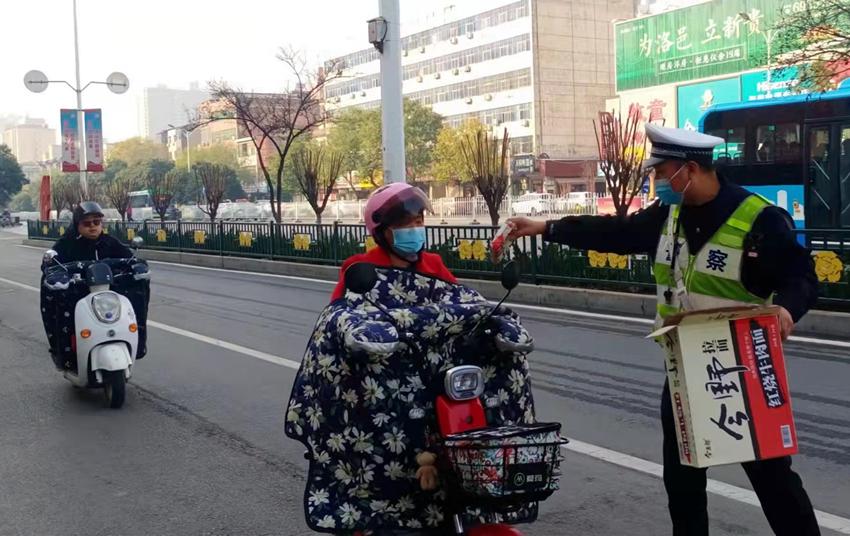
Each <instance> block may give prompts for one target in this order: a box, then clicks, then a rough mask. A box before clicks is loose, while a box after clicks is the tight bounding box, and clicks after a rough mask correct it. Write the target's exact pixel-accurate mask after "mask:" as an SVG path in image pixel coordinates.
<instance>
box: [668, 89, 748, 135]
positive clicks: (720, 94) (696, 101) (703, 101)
mask: <svg viewBox="0 0 850 536" xmlns="http://www.w3.org/2000/svg"><path fill="white" fill-rule="evenodd" d="M677 100H678V102H679V128H686V129H688V130H698V127H699V119H700V117H702V114H704V113H705V111H706V110H707V109H708V107H709V106H713V105H715V104H724V103H727V102H740V100H741V81H740V79H739V78H738V77H737V76H736V77H735V78H725V79H723V80H712V81H710V82H703V83H701V84H691V85H689V86H679V87H678V96H677Z"/></svg>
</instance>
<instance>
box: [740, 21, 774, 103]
mask: <svg viewBox="0 0 850 536" xmlns="http://www.w3.org/2000/svg"><path fill="white" fill-rule="evenodd" d="M738 15H739V16H740V17H741V19H743V20H744V21H746V22H749V23H750V24H752V25H753V26H755V23H754V21H753V19H752V18H751V17H750V15H749V14H748V13H743V12H742V13H738ZM753 33H757V34H759V35H761V36H762V37H763V38H764V43H765V45H767V98H770V97H771V96H772V95H771V90H772V87H771V73H770V60H771V50H770V49H771V46H772V45H773V39H774V38H775V37H776V30H774V29H772V28H771V29H769V30H767V31H766V32H764V31H762V30H761V28H759V27H757V26H756V27H755V29H754V30H753Z"/></svg>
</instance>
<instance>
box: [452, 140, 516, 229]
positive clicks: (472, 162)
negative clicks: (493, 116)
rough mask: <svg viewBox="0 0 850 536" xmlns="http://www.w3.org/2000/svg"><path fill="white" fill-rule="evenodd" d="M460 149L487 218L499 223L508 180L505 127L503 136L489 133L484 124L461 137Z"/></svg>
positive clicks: (508, 142) (507, 150)
mask: <svg viewBox="0 0 850 536" xmlns="http://www.w3.org/2000/svg"><path fill="white" fill-rule="evenodd" d="M460 150H461V154H462V155H463V163H464V165H465V166H466V168H467V173H468V175H469V176H470V177H472V182H474V183H475V186H476V187H477V188H478V192H479V193H480V194H481V196H482V197H483V198H484V202H485V203H487V210H488V211H489V212H490V222H491V223H492V224H493V225H494V226H496V225H499V205H501V204H502V199H504V198H505V194H506V193H507V191H508V185H509V181H510V166H509V165H508V159H509V156H510V139H509V136H508V129H505V130H504V132H503V133H502V139H501V140H500V139H497V138H496V137H495V136H490V135H489V134H488V133H487V132H486V131H485V130H484V129H483V128H477V129H475V130H474V131H473V132H470V133H467V135H466V136H464V137H462V138H461V140H460Z"/></svg>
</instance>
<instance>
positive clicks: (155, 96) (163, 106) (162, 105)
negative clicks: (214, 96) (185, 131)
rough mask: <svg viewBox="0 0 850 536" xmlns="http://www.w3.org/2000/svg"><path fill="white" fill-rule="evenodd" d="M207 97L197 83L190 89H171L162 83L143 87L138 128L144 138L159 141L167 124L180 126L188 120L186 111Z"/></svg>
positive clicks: (166, 128)
mask: <svg viewBox="0 0 850 536" xmlns="http://www.w3.org/2000/svg"><path fill="white" fill-rule="evenodd" d="M208 98H209V93H207V92H206V91H201V90H200V89H199V88H198V85H197V84H193V85H192V86H191V87H190V89H172V88H169V87H166V86H163V85H160V86H157V87H152V88H145V89H144V90H143V91H142V96H141V97H140V100H139V130H140V134H141V136H142V137H144V138H148V139H150V140H153V141H160V136H161V133H162V132H164V131H166V130H168V129H169V128H171V127H169V125H175V126H180V125H183V124H185V123H186V122H187V121H188V117H187V112H189V111H192V110H194V109H195V108H197V106H198V105H199V104H200V103H201V102H203V101H205V100H206V99H208Z"/></svg>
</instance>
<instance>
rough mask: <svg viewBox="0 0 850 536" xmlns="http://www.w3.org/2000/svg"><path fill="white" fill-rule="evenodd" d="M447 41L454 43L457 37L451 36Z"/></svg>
mask: <svg viewBox="0 0 850 536" xmlns="http://www.w3.org/2000/svg"><path fill="white" fill-rule="evenodd" d="M449 42H450V43H451V44H453V45H456V44H457V37H452V38H451V39H449Z"/></svg>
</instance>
